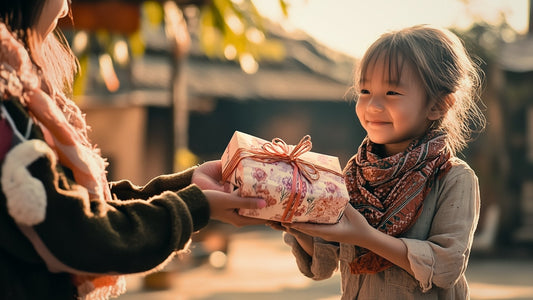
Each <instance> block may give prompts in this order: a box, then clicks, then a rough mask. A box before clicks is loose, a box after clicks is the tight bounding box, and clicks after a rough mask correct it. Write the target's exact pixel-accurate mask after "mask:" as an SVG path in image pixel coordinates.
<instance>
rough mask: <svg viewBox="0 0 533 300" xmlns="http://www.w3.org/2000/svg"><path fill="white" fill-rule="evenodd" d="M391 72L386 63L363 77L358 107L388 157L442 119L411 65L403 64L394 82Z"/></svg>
mask: <svg viewBox="0 0 533 300" xmlns="http://www.w3.org/2000/svg"><path fill="white" fill-rule="evenodd" d="M389 73H390V72H389V66H388V65H385V64H384V63H383V62H380V61H377V62H376V63H375V64H374V65H370V66H369V68H368V69H367V71H366V74H362V77H361V81H360V96H359V100H358V101H357V104H356V107H355V110H356V113H357V117H358V118H359V121H360V122H361V125H362V126H363V128H364V129H365V130H366V132H367V134H368V137H369V139H370V140H371V141H372V142H374V143H376V144H382V145H383V146H384V148H385V149H384V150H385V154H386V155H387V156H390V155H394V154H396V153H399V152H402V151H404V150H405V149H406V148H407V147H408V146H409V144H410V143H411V141H412V140H413V139H415V138H417V137H420V136H422V135H423V134H424V133H425V132H426V130H427V129H428V127H429V125H430V123H431V121H433V120H436V119H438V118H439V117H440V115H439V114H438V113H436V112H435V110H432V109H431V107H430V105H429V103H430V102H429V101H428V99H427V95H426V92H425V90H424V88H423V86H422V81H421V79H420V77H419V75H418V74H416V73H415V72H413V68H411V66H410V65H409V64H408V63H404V64H403V67H402V69H401V70H400V72H399V73H398V74H399V78H392V79H393V80H391V78H390V77H389Z"/></svg>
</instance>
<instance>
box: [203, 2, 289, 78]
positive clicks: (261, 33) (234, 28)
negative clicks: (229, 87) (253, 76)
mask: <svg viewBox="0 0 533 300" xmlns="http://www.w3.org/2000/svg"><path fill="white" fill-rule="evenodd" d="M279 5H280V7H281V9H282V11H283V13H284V14H285V15H287V14H288V12H287V9H288V4H287V2H286V1H284V0H280V1H279ZM200 18H201V21H200V24H201V26H200V36H199V38H200V43H201V46H202V49H203V51H204V52H205V54H206V55H207V56H209V57H212V58H213V57H218V58H223V59H228V60H236V61H239V62H240V64H241V67H242V68H243V70H245V71H247V70H249V69H248V67H249V66H247V65H246V63H248V64H249V63H252V64H253V63H254V62H255V61H260V60H262V59H270V60H281V59H283V57H284V49H283V46H282V45H281V43H280V42H278V41H274V40H269V39H267V38H266V35H267V30H266V29H265V26H264V23H263V22H264V18H263V16H261V14H260V13H259V11H258V10H257V8H256V7H255V5H254V4H253V2H252V1H251V0H242V1H232V0H213V1H211V2H209V3H208V4H207V5H205V6H203V7H201V16H200ZM244 58H247V59H244Z"/></svg>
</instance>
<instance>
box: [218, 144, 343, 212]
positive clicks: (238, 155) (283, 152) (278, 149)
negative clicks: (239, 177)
mask: <svg viewBox="0 0 533 300" xmlns="http://www.w3.org/2000/svg"><path fill="white" fill-rule="evenodd" d="M312 146H313V144H312V143H311V136H309V135H306V136H304V137H303V138H302V139H301V140H300V142H299V143H298V144H297V145H296V146H294V147H293V148H292V149H291V146H289V145H287V144H286V143H285V142H284V141H283V140H282V139H280V138H275V139H273V140H272V142H266V143H264V144H263V145H262V146H261V148H260V149H245V148H239V149H237V151H236V152H235V154H234V155H233V157H232V159H231V160H230V161H229V163H228V165H227V167H226V168H225V169H224V171H223V172H222V179H223V180H224V181H227V180H228V178H229V177H230V175H231V174H232V173H233V171H234V170H235V169H236V168H237V166H238V164H239V163H240V161H241V160H243V159H245V158H251V159H253V160H255V161H259V162H264V163H273V162H278V161H281V162H285V163H288V164H290V165H292V167H293V173H292V186H291V193H290V195H289V200H288V203H287V207H286V208H285V211H284V212H283V215H282V217H281V221H282V222H290V221H291V220H292V218H293V216H294V213H295V212H296V210H297V208H298V206H300V204H301V202H302V200H303V199H302V198H301V194H302V187H303V183H302V177H304V178H305V179H307V180H308V181H309V182H312V181H316V180H318V179H319V178H320V174H319V172H318V171H319V170H323V171H326V172H331V173H334V174H337V175H339V176H340V174H338V173H337V172H335V171H333V170H329V169H327V168H324V167H321V166H318V165H315V164H313V163H310V162H307V161H304V160H303V159H301V158H300V156H301V155H302V154H304V153H306V152H309V151H310V150H311V148H312Z"/></svg>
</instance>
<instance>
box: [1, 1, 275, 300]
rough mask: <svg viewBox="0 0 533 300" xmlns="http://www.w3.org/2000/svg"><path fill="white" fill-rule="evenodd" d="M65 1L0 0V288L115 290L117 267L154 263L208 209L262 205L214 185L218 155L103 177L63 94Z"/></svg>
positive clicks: (89, 295)
mask: <svg viewBox="0 0 533 300" xmlns="http://www.w3.org/2000/svg"><path fill="white" fill-rule="evenodd" d="M68 11H69V6H68V3H67V0H16V1H2V3H1V4H0V109H1V112H0V164H1V170H0V177H1V181H0V185H1V192H0V299H19V300H20V299H55V300H60V299H107V298H108V297H110V296H117V295H118V294H120V293H121V292H123V291H124V284H125V281H124V280H123V278H122V277H121V276H119V275H120V274H125V273H136V272H148V271H152V270H155V269H157V268H160V267H162V266H163V264H164V263H165V262H166V261H169V260H170V258H172V256H173V255H174V253H176V251H177V250H180V249H183V248H185V247H186V245H187V243H188V241H189V240H190V237H191V234H192V233H193V232H194V231H197V230H199V229H201V228H203V227H204V226H205V225H206V224H207V221H208V220H209V218H210V217H211V218H215V219H219V220H222V221H226V222H230V223H233V224H235V225H246V224H255V223H257V222H259V221H257V220H256V219H247V218H244V217H241V216H239V215H237V214H236V213H235V209H236V208H256V207H264V206H265V202H264V201H263V200H258V199H245V198H240V197H237V196H235V195H231V194H227V193H224V192H222V191H223V186H221V185H219V184H218V181H219V180H220V178H221V165H220V161H213V162H207V163H205V164H203V165H201V166H199V167H197V168H191V169H189V170H187V171H184V172H182V173H178V174H171V175H164V176H160V177H157V178H155V179H153V180H152V181H150V182H149V183H148V184H147V185H145V186H143V187H138V186H134V185H132V184H131V183H130V182H128V181H121V182H115V183H111V184H108V182H107V180H106V176H105V161H104V160H103V158H102V157H101V156H100V155H99V153H98V151H97V150H96V149H95V148H94V147H93V145H91V143H90V141H89V139H88V137H87V126H86V124H85V119H84V118H83V116H82V114H81V112H80V110H79V108H78V107H77V106H76V105H75V104H74V102H72V101H71V100H70V99H68V98H67V96H66V92H68V91H69V89H70V86H71V83H72V79H73V75H74V72H75V71H76V60H75V58H74V56H73V55H72V53H71V52H70V49H69V48H68V47H67V46H66V45H65V44H64V43H61V42H62V41H63V40H62V39H60V38H59V37H61V35H60V34H59V33H58V32H57V31H56V32H55V33H52V32H53V31H54V29H55V26H56V24H57V20H58V19H59V18H61V17H64V16H66V15H67V14H68ZM15 36H16V38H15ZM58 38H59V39H58ZM200 188H202V189H204V190H201V189H200Z"/></svg>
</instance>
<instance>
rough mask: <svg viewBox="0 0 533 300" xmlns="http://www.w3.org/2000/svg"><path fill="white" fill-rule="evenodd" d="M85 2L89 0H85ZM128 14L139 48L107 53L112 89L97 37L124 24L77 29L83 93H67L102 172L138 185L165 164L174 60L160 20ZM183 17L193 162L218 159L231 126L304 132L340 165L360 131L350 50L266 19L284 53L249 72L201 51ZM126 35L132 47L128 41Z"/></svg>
mask: <svg viewBox="0 0 533 300" xmlns="http://www.w3.org/2000/svg"><path fill="white" fill-rule="evenodd" d="M85 5H89V6H88V7H91V4H90V2H87V4H85ZM115 5H116V3H115ZM124 5H128V7H130V8H132V6H131V4H124ZM117 10H119V8H115V9H114V11H117ZM120 11H124V12H127V11H128V10H123V9H120ZM87 13H90V12H88V11H87ZM108 13H109V12H108ZM130 14H131V18H134V17H135V15H136V14H137V17H139V18H140V21H139V22H138V24H137V26H139V27H140V28H141V34H142V35H143V41H144V44H145V45H144V46H145V49H144V51H143V54H142V55H141V56H135V57H131V59H130V60H129V62H128V63H127V64H124V65H121V64H119V63H118V60H117V59H113V61H112V63H113V69H114V72H115V74H116V79H118V81H119V82H120V86H119V87H118V88H117V89H116V90H114V91H110V90H109V86H108V85H106V84H107V83H106V82H105V78H103V77H104V76H105V74H104V75H103V74H102V69H105V65H102V63H103V60H105V57H106V56H105V54H106V53H108V52H109V49H107V48H106V47H107V46H104V45H109V44H110V43H109V41H110V40H111V41H113V40H114V41H119V40H120V39H124V36H126V35H127V34H128V31H130V30H132V28H130V27H126V28H117V29H116V30H115V31H113V30H109V32H108V34H106V35H103V36H102V34H101V32H100V33H99V32H98V31H97V30H93V31H91V30H89V31H85V33H84V34H86V37H85V39H86V40H87V43H88V45H89V46H86V47H85V49H86V50H84V51H83V53H81V54H80V55H79V56H80V62H81V65H82V68H84V72H85V77H84V78H83V83H82V85H83V93H82V94H81V95H77V96H76V97H75V99H76V100H77V101H79V103H80V105H81V106H82V107H83V110H84V111H85V112H86V113H87V119H88V122H89V124H90V125H91V126H92V133H91V136H92V139H93V141H94V142H95V143H97V144H98V145H99V146H100V147H101V149H102V152H103V155H104V156H106V157H107V158H108V159H109V161H110V163H111V164H110V168H109V177H110V179H112V180H113V179H120V178H129V179H131V180H132V181H133V182H134V183H136V184H142V183H144V182H145V181H146V180H148V179H150V178H152V177H153V176H155V175H158V174H161V173H169V172H172V171H173V165H174V159H175V157H174V153H175V149H174V141H173V139H174V134H175V133H174V130H175V128H174V125H173V124H174V122H176V121H178V120H176V118H175V115H176V114H175V107H174V106H175V105H176V103H175V102H174V101H173V95H172V93H173V90H172V85H173V80H174V78H173V76H174V75H175V72H176V64H175V63H176V62H175V61H174V59H173V53H172V46H171V44H170V42H169V40H168V39H167V38H166V37H165V30H164V28H163V27H154V26H150V25H149V24H146V23H145V22H147V21H146V20H145V19H144V18H143V15H142V11H136V10H135V9H133V10H132V11H131V12H130ZM125 17H126V16H124V15H122V16H121V18H125ZM188 17H189V18H194V17H195V15H194V14H192V15H191V14H189V15H188ZM76 19H77V18H75V20H76ZM124 22H126V21H124ZM188 23H189V24H190V27H189V29H190V31H191V32H190V34H191V39H192V44H191V49H190V52H189V55H188V57H187V59H186V60H185V61H184V63H183V64H182V65H181V66H180V68H181V71H182V72H181V74H182V75H183V77H184V79H182V80H185V82H186V84H185V85H184V89H183V90H184V91H185V93H186V98H187V104H186V106H187V108H186V109H187V112H188V113H187V116H186V117H187V118H188V120H186V121H187V123H188V132H187V148H188V150H189V151H190V152H191V153H192V155H193V156H194V157H195V158H196V161H199V162H201V161H205V160H210V159H218V158H219V157H220V155H221V154H222V152H223V151H224V149H225V146H226V144H227V143H228V142H229V139H230V138H231V136H232V134H233V132H234V131H235V130H239V131H242V132H246V133H249V134H253V135H256V136H259V137H262V138H264V139H267V140H270V139H273V138H275V137H279V138H282V139H284V140H285V141H286V142H287V143H289V144H295V143H297V142H298V141H299V140H300V138H302V137H303V136H304V135H306V134H310V135H311V136H312V140H313V151H316V152H322V153H327V154H330V155H335V156H339V157H340V159H341V164H344V163H346V161H347V160H348V159H349V157H350V156H351V155H353V153H355V152H356V150H357V146H358V145H359V143H360V142H361V140H362V138H363V131H362V129H361V128H360V127H359V124H358V121H357V118H356V115H355V106H354V103H353V101H352V100H353V99H352V95H351V94H350V85H351V83H352V82H351V81H352V72H353V67H354V63H355V59H354V58H352V57H349V56H347V55H344V54H342V53H338V52H335V51H333V50H331V49H328V48H326V47H324V46H323V45H321V44H319V43H318V42H317V41H315V40H313V39H312V38H310V37H309V36H307V35H305V34H303V33H301V32H299V33H291V34H289V33H287V32H286V31H284V30H283V29H282V28H281V27H280V26H278V25H274V24H268V35H269V38H270V39H272V40H275V41H277V42H279V43H280V44H281V45H282V46H283V49H284V50H283V53H284V54H283V57H282V59H278V60H269V59H265V60H261V61H259V62H258V63H259V67H258V69H257V70H256V71H255V72H253V73H246V72H244V71H243V70H242V68H241V66H240V65H239V64H238V63H236V62H234V61H228V60H226V59H223V58H220V59H219V58H210V57H208V56H206V55H205V54H204V52H203V51H202V50H201V48H200V42H199V39H198V34H197V30H198V28H197V27H195V25H194V24H198V22H197V21H196V22H195V21H194V20H189V22H188ZM78 24H80V23H79V21H78ZM95 26H97V25H95ZM107 26H112V25H107ZM122 27H124V25H122ZM77 29H78V31H77V32H69V31H67V37H68V39H69V41H70V42H71V43H75V40H76V38H77V37H76V35H74V34H79V33H80V31H79V29H82V28H79V27H78V28H77ZM133 29H134V28H133ZM124 32H126V33H124ZM130 33H131V32H130ZM103 39H105V40H106V41H107V43H103V42H102V40H103ZM125 41H126V42H127V44H128V45H130V46H129V47H130V48H131V47H132V46H131V40H127V39H125ZM111 44H117V43H111ZM73 48H75V47H73ZM130 51H131V49H130ZM182 92H183V91H182Z"/></svg>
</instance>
